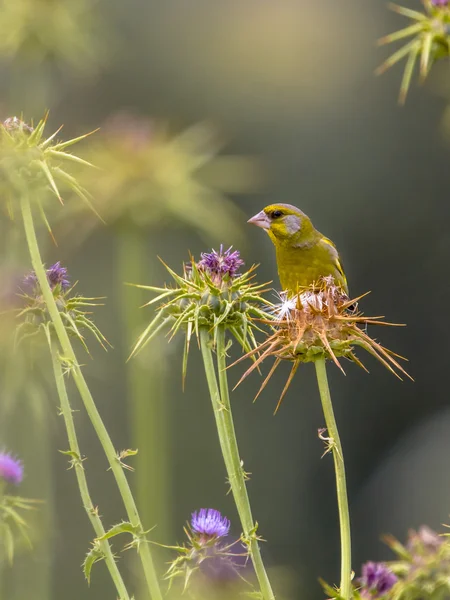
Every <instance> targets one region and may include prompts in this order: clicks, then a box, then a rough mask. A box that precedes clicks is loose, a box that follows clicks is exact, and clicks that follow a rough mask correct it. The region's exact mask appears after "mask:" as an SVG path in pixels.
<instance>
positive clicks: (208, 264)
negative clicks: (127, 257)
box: [131, 246, 272, 379]
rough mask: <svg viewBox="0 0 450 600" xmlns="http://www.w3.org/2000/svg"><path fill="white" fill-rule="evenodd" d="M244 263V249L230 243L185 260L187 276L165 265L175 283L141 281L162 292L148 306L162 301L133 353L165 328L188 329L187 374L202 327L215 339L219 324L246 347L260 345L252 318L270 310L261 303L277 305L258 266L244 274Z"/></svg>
mask: <svg viewBox="0 0 450 600" xmlns="http://www.w3.org/2000/svg"><path fill="white" fill-rule="evenodd" d="M163 264H164V263H163ZM242 265H243V261H242V259H241V258H240V254H239V251H238V250H234V251H232V249H231V248H229V249H228V250H225V251H224V250H223V246H220V251H219V252H216V251H215V250H213V251H212V252H208V253H203V254H202V255H201V259H200V260H199V261H198V262H196V261H195V260H194V259H193V258H192V259H191V261H190V262H189V263H187V264H185V265H184V267H183V274H182V275H178V274H176V273H175V272H174V271H173V270H172V269H170V268H169V267H168V266H167V265H165V267H166V268H167V270H168V272H169V273H170V275H171V276H172V278H173V279H174V281H175V284H176V286H175V287H174V288H170V287H164V288H157V287H152V286H145V285H139V286H138V287H140V288H143V289H148V290H150V291H152V292H156V293H157V296H156V298H154V299H153V300H151V301H150V302H148V303H147V304H146V305H145V306H148V305H150V304H155V303H157V302H159V303H160V305H159V307H158V311H157V314H156V316H155V317H154V319H153V320H152V321H151V322H150V324H149V325H148V327H147V328H146V329H145V331H144V332H143V333H142V335H141V336H140V337H139V339H138V341H137V342H136V344H135V346H134V349H133V351H132V354H131V356H133V355H134V354H136V353H137V352H139V351H140V350H142V349H143V348H144V347H145V346H146V344H148V343H149V341H150V340H151V339H152V338H153V336H154V335H156V334H157V333H158V332H159V331H160V330H161V329H162V328H167V329H169V331H170V333H171V337H173V336H174V335H175V333H177V331H178V330H180V329H183V330H184V331H185V332H186V344H185V357H184V360H183V379H184V376H185V371H186V365H187V353H188V350H189V343H190V339H191V337H192V334H193V333H194V332H195V333H196V335H198V334H199V330H200V328H202V327H203V328H207V329H208V331H210V332H211V334H212V337H213V339H214V340H215V336H216V333H217V330H218V327H224V328H226V329H228V330H229V331H230V332H231V333H232V334H233V336H234V337H235V338H236V340H237V341H238V343H239V344H240V345H241V346H242V347H243V348H244V349H245V350H246V351H248V350H250V348H252V347H254V346H255V344H256V340H255V338H254V332H253V330H254V329H255V328H257V325H256V322H255V321H254V320H253V319H252V317H258V318H260V319H262V318H266V317H267V313H265V312H264V311H263V310H262V309H261V305H266V306H267V307H269V306H272V305H271V304H270V303H269V302H267V300H265V299H264V298H263V296H262V294H263V293H264V292H265V291H266V290H265V289H264V288H265V287H266V286H265V285H260V284H257V283H255V282H254V281H253V279H254V277H255V267H251V268H250V269H249V270H248V271H246V272H245V273H242V274H239V273H238V270H239V268H240V267H241V266H242Z"/></svg>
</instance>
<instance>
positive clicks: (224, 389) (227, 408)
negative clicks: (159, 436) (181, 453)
mask: <svg viewBox="0 0 450 600" xmlns="http://www.w3.org/2000/svg"><path fill="white" fill-rule="evenodd" d="M200 343H201V351H202V356H203V363H204V367H205V373H206V379H207V381H208V387H209V393H210V396H211V402H212V405H213V411H214V417H215V419H216V426H217V432H218V434H219V442H220V447H221V450H222V455H223V459H224V462H225V467H226V470H227V474H228V478H229V481H230V486H231V490H232V492H233V497H234V501H235V503H236V507H237V510H238V514H239V518H240V520H241V524H242V529H243V532H244V536H245V540H246V542H247V544H248V548H249V553H250V556H251V559H252V562H253V567H254V569H255V573H256V576H257V578H258V582H259V586H260V589H261V593H262V596H263V598H264V600H275V596H274V593H273V591H272V587H271V585H270V581H269V578H268V576H267V573H266V569H265V567H264V563H263V561H262V557H261V550H260V547H259V544H258V537H257V533H256V530H257V524H256V523H255V522H254V520H253V516H252V511H251V506H250V500H249V497H248V493H247V487H246V485H245V473H244V470H243V468H242V465H241V459H240V456H239V448H238V445H237V439H236V433H235V430H234V423H233V415H232V412H231V404H230V396H229V393H228V381H227V373H226V351H225V329H224V328H223V327H219V329H218V332H217V350H216V351H217V369H218V372H219V385H220V391H219V386H218V385H217V377H216V372H215V369H214V363H213V358H212V351H211V344H212V340H211V337H210V335H209V333H208V331H207V330H206V329H202V330H201V332H200Z"/></svg>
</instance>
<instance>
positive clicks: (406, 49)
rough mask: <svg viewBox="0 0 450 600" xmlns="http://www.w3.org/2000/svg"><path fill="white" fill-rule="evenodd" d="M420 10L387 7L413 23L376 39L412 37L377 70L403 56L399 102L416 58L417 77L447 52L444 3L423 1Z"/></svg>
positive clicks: (449, 33) (448, 24)
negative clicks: (403, 64) (404, 64)
mask: <svg viewBox="0 0 450 600" xmlns="http://www.w3.org/2000/svg"><path fill="white" fill-rule="evenodd" d="M423 4H424V8H425V12H424V13H421V12H418V11H415V10H411V9H409V8H404V7H403V6H397V5H396V4H391V5H390V7H391V8H392V10H394V11H395V12H397V13H399V14H400V15H402V16H404V17H407V18H409V19H411V20H412V21H413V25H410V26H408V27H405V28H404V29H400V30H399V31H396V32H394V33H392V34H390V35H387V36H385V37H384V38H382V39H381V40H379V42H378V43H379V44H380V45H383V44H390V43H391V42H396V41H398V40H403V39H405V38H409V37H411V36H413V39H412V40H411V41H409V42H408V43H407V44H405V45H404V46H402V47H401V48H400V49H399V50H397V51H396V52H394V54H392V55H391V56H390V57H389V58H388V59H387V60H386V61H385V62H384V63H383V64H382V65H381V66H380V67H378V69H377V71H376V72H377V74H381V73H384V72H385V71H386V70H387V69H389V68H390V67H392V66H393V65H395V64H396V63H397V62H399V61H400V60H402V59H403V58H405V57H407V60H406V66H405V69H404V72H403V79H402V83H401V86H400V96H399V102H400V103H401V104H404V102H405V100H406V96H407V94H408V91H409V88H410V85H411V80H412V77H413V74H414V68H415V66H416V62H417V61H418V60H420V68H419V71H420V81H421V82H423V81H424V80H425V79H426V77H427V76H428V74H429V72H430V69H431V67H432V65H433V63H434V62H436V61H437V60H439V59H441V58H445V57H448V56H449V55H450V11H449V10H448V7H447V6H434V5H433V3H432V1H431V0H424V2H423Z"/></svg>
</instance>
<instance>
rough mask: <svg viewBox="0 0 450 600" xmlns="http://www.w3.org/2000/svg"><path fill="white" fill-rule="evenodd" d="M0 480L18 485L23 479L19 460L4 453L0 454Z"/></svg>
mask: <svg viewBox="0 0 450 600" xmlns="http://www.w3.org/2000/svg"><path fill="white" fill-rule="evenodd" d="M0 478H1V479H4V480H5V481H7V482H8V483H14V485H18V484H19V483H21V482H22V479H23V466H22V463H21V462H20V460H17V458H13V457H12V456H11V455H10V454H7V453H6V452H0Z"/></svg>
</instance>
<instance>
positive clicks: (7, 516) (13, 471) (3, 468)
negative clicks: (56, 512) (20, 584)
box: [0, 452, 36, 564]
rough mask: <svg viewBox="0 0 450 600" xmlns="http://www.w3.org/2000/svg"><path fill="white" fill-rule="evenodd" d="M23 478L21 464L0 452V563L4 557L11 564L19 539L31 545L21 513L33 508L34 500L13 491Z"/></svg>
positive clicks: (12, 457)
mask: <svg viewBox="0 0 450 600" xmlns="http://www.w3.org/2000/svg"><path fill="white" fill-rule="evenodd" d="M22 480H23V465H22V463H21V461H20V460H18V459H17V458H16V457H14V456H13V455H11V454H10V453H9V452H0V564H1V562H2V560H1V559H2V558H3V557H6V559H7V561H8V562H9V563H10V564H11V563H12V562H13V558H14V551H15V547H16V545H17V543H18V542H19V541H21V542H25V543H26V544H27V545H28V546H31V542H30V538H29V535H28V524H27V522H26V519H25V518H24V516H23V513H24V512H26V511H29V510H31V509H33V508H34V505H35V504H36V501H35V500H30V499H27V498H22V497H20V496H17V495H15V494H13V493H9V492H11V491H12V489H11V488H13V487H17V486H18V485H20V483H22Z"/></svg>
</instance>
